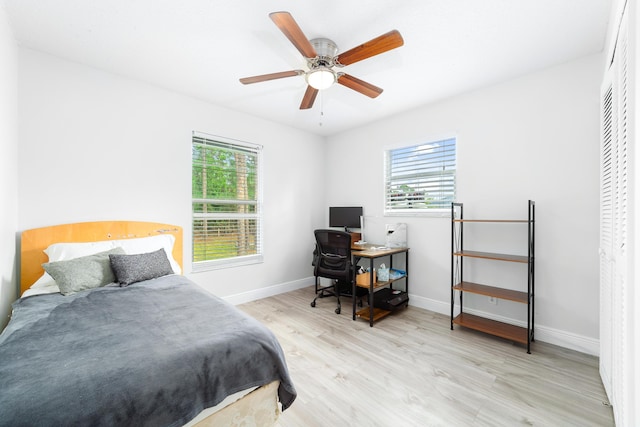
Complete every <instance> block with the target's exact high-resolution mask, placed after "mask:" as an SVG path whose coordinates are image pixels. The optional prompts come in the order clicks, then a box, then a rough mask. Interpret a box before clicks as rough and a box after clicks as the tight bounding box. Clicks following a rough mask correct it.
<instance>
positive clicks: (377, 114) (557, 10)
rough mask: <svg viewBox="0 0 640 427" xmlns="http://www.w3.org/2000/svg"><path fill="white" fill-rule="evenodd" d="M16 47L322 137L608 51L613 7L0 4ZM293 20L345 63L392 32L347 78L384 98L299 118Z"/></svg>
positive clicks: (576, 1) (217, 0)
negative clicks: (390, 45) (394, 43)
mask: <svg viewBox="0 0 640 427" xmlns="http://www.w3.org/2000/svg"><path fill="white" fill-rule="evenodd" d="M0 1H2V3H3V4H4V6H5V8H6V10H7V14H8V16H9V19H10V22H11V25H12V28H13V31H14V33H15V36H16V39H17V40H18V43H19V44H20V46H24V47H28V48H32V49H36V50H39V51H44V52H48V53H51V54H53V55H56V56H59V57H62V58H66V59H69V60H72V61H76V62H80V63H83V64H87V65H90V66H93V67H97V68H100V69H104V70H108V71H111V72H114V73H117V74H120V75H123V76H127V77H132V78H135V79H140V80H144V81H147V82H151V83H153V84H156V85H158V86H162V87H164V88H168V89H170V90H174V91H177V92H180V93H184V94H187V95H190V96H194V97H197V98H200V99H203V100H206V101H209V102H211V103H213V104H217V105H221V106H224V107H228V108H230V109H233V110H238V111H243V112H246V113H249V114H252V115H255V116H259V117H263V118H266V119H269V120H273V121H276V122H279V123H283V124H286V125H289V126H293V127H296V128H299V129H303V130H306V131H309V132H313V133H316V134H319V135H332V134H335V133H339V132H342V131H345V130H347V129H350V128H354V127H358V126H362V125H364V124H366V123H368V122H371V121H375V120H377V119H380V118H383V117H387V116H390V115H394V114H397V113H400V112H402V111H406V110H408V109H412V108H415V107H417V106H420V105H424V104H428V103H430V102H433V101H436V100H438V99H442V98H445V97H449V96H452V95H455V94H458V93H462V92H467V91H470V90H473V89H476V88H480V87H483V86H488V85H491V84H494V83H496V82H499V81H504V80H506V79H511V78H514V77H517V76H520V75H523V74H526V73H529V72H532V71H536V70H539V69H542V68H546V67H549V66H552V65H555V64H560V63H563V62H566V61H569V60H572V59H576V58H579V57H581V56H585V55H589V54H592V53H596V52H600V51H601V50H602V48H603V46H604V42H605V37H606V28H607V22H608V17H609V10H610V7H611V0H482V1H478V0H455V1H454V0H367V1H364V0H323V1H314V2H310V1H304V2H303V1H299V0H298V1H295V0H283V1H265V0H237V1H232V0H227V1H223V0H56V1H45V0H0ZM281 10H286V11H289V12H290V13H291V14H292V16H293V17H294V19H295V20H296V22H297V23H298V25H299V26H300V27H301V29H302V30H303V32H304V33H305V35H306V36H307V37H308V38H309V39H312V38H316V37H326V38H329V39H332V40H333V41H334V42H336V44H337V45H338V51H339V52H344V51H346V50H348V49H351V48H353V47H355V46H357V45H360V44H362V43H364V42H366V41H368V40H371V39H372V38H374V37H377V36H379V35H381V34H383V33H386V32H387V31H389V30H392V29H397V30H398V31H400V33H401V34H402V36H403V38H404V41H405V44H404V46H402V47H400V48H398V49H395V50H392V51H389V52H386V53H383V54H381V55H378V56H374V57H372V58H369V59H366V60H364V61H361V62H358V63H356V64H352V65H350V66H347V67H345V68H344V69H343V70H342V71H344V72H346V73H349V74H351V75H353V76H355V77H358V78H360V79H362V80H365V81H367V82H369V83H372V84H374V85H376V86H379V87H381V88H383V89H384V92H383V93H382V94H381V95H380V96H379V97H378V98H376V99H371V98H368V97H366V96H364V95H361V94H359V93H357V92H354V91H352V90H350V89H348V88H346V87H344V86H342V85H334V86H333V87H331V88H330V89H328V90H326V91H323V92H321V93H320V94H319V95H318V98H317V99H316V102H315V105H314V107H313V108H312V109H310V110H302V111H301V110H299V109H298V107H299V105H300V102H301V100H302V95H303V94H304V91H305V88H306V83H305V81H304V77H302V76H297V77H290V78H285V79H280V80H273V81H269V82H263V83H256V84H252V85H247V86H245V85H242V84H240V83H239V82H238V79H239V78H240V77H248V76H254V75H259V74H266V73H272V72H278V71H288V70H293V69H300V68H305V61H304V60H303V58H302V56H301V55H300V53H299V52H298V51H297V50H296V49H295V48H294V47H293V45H292V44H291V43H290V42H289V41H288V40H287V39H286V38H285V36H284V35H283V34H282V33H281V32H280V30H279V29H278V27H276V26H275V24H274V23H273V22H272V21H271V19H269V16H268V15H269V13H270V12H274V11H281Z"/></svg>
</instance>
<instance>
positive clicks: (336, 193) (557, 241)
mask: <svg viewBox="0 0 640 427" xmlns="http://www.w3.org/2000/svg"><path fill="white" fill-rule="evenodd" d="M601 77H602V59H601V56H600V55H594V56H589V57H586V58H582V59H579V60H576V61H573V62H570V63H566V64H564V65H561V66H558V67H554V68H551V69H546V70H543V71H541V72H538V73H534V74H531V75H527V76H524V77H522V78H519V79H516V80H513V81H508V82H505V83H502V84H499V85H496V86H493V87H489V88H486V89H482V90H478V91H475V92H472V93H468V94H464V95H461V96H457V97H455V98H451V99H448V100H445V101H443V102H440V103H437V104H434V105H429V106H426V107H424V108H420V109H417V110H413V111H410V112H407V113H405V114H402V115H399V116H397V117H394V118H390V119H387V120H383V121H380V122H378V123H375V124H371V125H369V126H366V127H363V128H360V129H357V130H353V131H350V132H346V133H344V134H341V135H338V136H334V137H331V138H329V140H328V149H327V163H326V172H325V173H326V175H327V177H328V178H327V179H328V184H327V202H328V204H329V205H331V204H344V203H348V204H358V205H363V206H364V209H365V215H370V216H374V217H379V216H381V215H382V211H383V210H382V209H383V185H382V183H383V175H382V174H383V168H382V164H383V151H384V150H385V149H386V148H389V147H392V146H398V145H400V146H402V145H410V144H414V143H418V142H423V141H427V140H429V139H431V138H441V137H446V136H450V135H454V136H456V137H457V142H458V169H457V182H458V187H457V200H458V201H459V202H463V203H464V204H465V217H466V218H474V217H475V218H506V219H509V218H524V219H526V216H527V200H528V199H533V200H535V202H536V299H535V301H536V310H535V316H536V338H537V339H539V340H542V341H548V342H553V343H557V344H560V345H564V346H567V347H571V348H576V349H579V350H582V351H586V352H589V353H592V354H597V352H598V334H599V329H598V311H599V309H598V302H599V290H598V274H599V273H598V212H599V207H598V206H599V195H598V185H599V184H598V183H599V149H598V147H599V142H598V141H599V101H598V100H599V87H600V81H601ZM382 96H383V97H384V95H382ZM380 102H384V100H382V99H381V100H380ZM350 165H351V166H350ZM353 166H356V167H353ZM336 171H340V173H339V174H338V173H335V172H336ZM332 172H333V173H332ZM381 221H382V222H383V223H384V221H386V222H406V223H408V243H409V246H410V247H411V252H410V268H411V274H410V276H411V278H410V287H411V289H410V294H411V298H412V303H413V304H414V305H418V306H422V307H425V308H429V309H431V310H435V311H439V312H442V313H446V314H448V313H449V301H450V262H451V258H450V247H451V245H450V233H451V228H450V221H449V219H448V218H433V217H430V218H425V217H413V218H412V217H405V218H395V217H394V218H386V219H385V218H381ZM473 227H478V225H474V226H473ZM481 227H484V226H481ZM486 227H488V228H487V229H484V230H478V229H477V228H475V229H472V228H469V227H467V228H465V247H466V248H468V249H476V250H486V251H495V252H509V251H514V252H516V253H521V254H526V227H524V226H523V227H522V228H520V229H518V228H517V227H518V226H516V225H507V226H505V225H503V226H502V228H499V227H497V226H488V225H487V226H486ZM504 227H507V228H504ZM509 227H511V228H509ZM514 227H515V228H514ZM472 230H476V231H472ZM505 230H509V231H508V232H505ZM511 233H514V234H516V237H517V238H514V237H513V235H510V234H511ZM474 234H477V237H486V239H484V240H483V244H482V245H480V244H476V245H473V247H472V243H471V242H472V238H473V237H474ZM485 242H486V244H485ZM484 263H485V264H480V263H476V264H473V265H472V266H471V267H470V268H469V269H466V270H465V278H468V279H470V280H483V281H488V282H489V283H490V284H491V283H495V284H499V285H501V286H505V287H520V289H526V267H523V266H521V265H518V264H511V263H506V264H505V263H502V264H500V263H498V264H487V261H484ZM465 265H466V264H465ZM489 265H490V266H489ZM465 268H466V267H465ZM467 273H469V276H467ZM473 297H475V298H473ZM465 302H469V303H470V306H471V307H473V308H475V309H477V310H481V311H489V310H491V311H493V312H495V313H496V314H497V317H498V318H500V317H503V318H507V319H510V320H515V321H516V322H517V321H524V320H525V319H526V317H525V316H524V314H525V313H526V311H525V310H524V309H523V306H521V305H518V304H516V303H510V302H506V301H499V303H498V305H497V306H490V305H489V304H488V301H487V298H486V297H479V296H475V295H469V296H468V298H466V299H465ZM443 327H448V324H443Z"/></svg>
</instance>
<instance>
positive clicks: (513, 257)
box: [453, 251, 529, 264]
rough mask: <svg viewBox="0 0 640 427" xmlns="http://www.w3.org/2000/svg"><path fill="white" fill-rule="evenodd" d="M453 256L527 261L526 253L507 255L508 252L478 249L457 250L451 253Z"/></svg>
mask: <svg viewBox="0 0 640 427" xmlns="http://www.w3.org/2000/svg"><path fill="white" fill-rule="evenodd" d="M453 255H454V256H466V257H469V258H483V259H495V260H498V261H511V262H522V263H525V264H526V263H528V262H529V257H527V256H526V255H509V254H496V253H492V252H478V251H458V252H454V253H453Z"/></svg>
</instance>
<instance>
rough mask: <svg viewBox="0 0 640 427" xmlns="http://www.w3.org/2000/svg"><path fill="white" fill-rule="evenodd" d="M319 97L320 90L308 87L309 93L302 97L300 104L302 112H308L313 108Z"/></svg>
mask: <svg viewBox="0 0 640 427" xmlns="http://www.w3.org/2000/svg"><path fill="white" fill-rule="evenodd" d="M317 95H318V89H315V88H313V87H311V86H307V91H306V92H305V93H304V96H303V97H302V102H301V103H300V109H301V110H308V109H309V108H311V107H313V103H314V101H315V100H316V96H317Z"/></svg>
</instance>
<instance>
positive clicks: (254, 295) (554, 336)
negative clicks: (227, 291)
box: [223, 277, 600, 356]
mask: <svg viewBox="0 0 640 427" xmlns="http://www.w3.org/2000/svg"><path fill="white" fill-rule="evenodd" d="M313 283H314V278H313V277H307V278H304V279H300V280H295V281H293V282H287V283H281V284H278V285H273V286H268V287H266V288H261V289H256V290H253V291H248V292H242V293H240V294H235V295H229V296H226V297H224V298H223V299H224V300H225V301H227V302H229V303H231V304H234V305H237V304H243V303H246V302H250V301H255V300H258V299H262V298H267V297H271V296H274V295H279V294H282V293H285V292H289V291H294V290H296V289H301V288H306V287H307V286H313ZM409 305H411V306H413V307H418V308H423V309H425V310H429V311H433V312H436V313H440V314H444V315H447V316H449V315H450V314H451V305H450V304H449V303H447V302H442V301H436V300H433V299H430V298H424V297H420V296H417V295H411V294H410V295H409ZM457 307H458V306H457V305H456V310H457V309H458V308H457ZM465 311H468V312H469V313H471V314H476V315H479V316H483V317H486V318H489V319H492V320H497V321H500V322H506V323H512V324H514V325H518V326H526V325H525V324H523V323H522V322H518V321H515V320H513V319H507V318H503V317H500V316H496V315H494V314H491V313H485V312H479V311H476V310H465ZM535 339H536V341H542V342H546V343H549V344H553V345H557V346H560V347H564V348H568V349H570V350H575V351H579V352H581V353H586V354H590V355H593V356H599V355H600V342H599V340H597V339H594V338H589V337H585V336H582V335H578V334H574V333H571V332H567V331H562V330H559V329H554V328H549V327H547V326H544V325H539V324H538V325H536V326H535Z"/></svg>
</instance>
